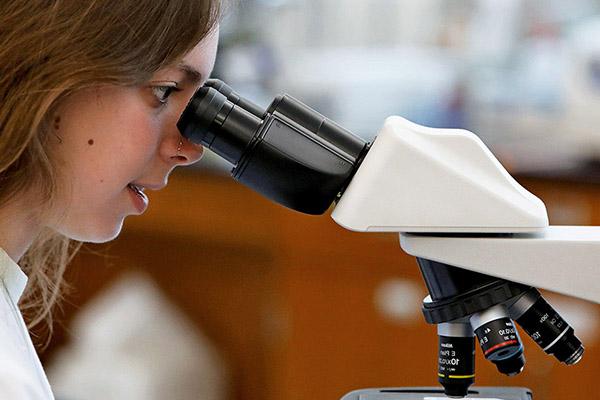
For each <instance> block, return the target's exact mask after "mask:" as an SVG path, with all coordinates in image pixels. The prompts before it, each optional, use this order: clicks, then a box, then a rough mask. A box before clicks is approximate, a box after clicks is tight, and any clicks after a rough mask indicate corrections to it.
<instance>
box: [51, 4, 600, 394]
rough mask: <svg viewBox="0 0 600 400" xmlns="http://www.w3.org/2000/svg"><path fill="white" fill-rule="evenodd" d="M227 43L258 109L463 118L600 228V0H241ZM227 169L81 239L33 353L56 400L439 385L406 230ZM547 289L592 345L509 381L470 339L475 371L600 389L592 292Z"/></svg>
mask: <svg viewBox="0 0 600 400" xmlns="http://www.w3.org/2000/svg"><path fill="white" fill-rule="evenodd" d="M219 51H220V54H219V57H218V61H217V65H216V67H215V71H214V74H213V77H217V78H220V79H223V80H225V81H226V82H227V83H229V84H230V85H231V86H232V87H233V88H234V89H236V91H237V92H239V93H240V94H243V95H244V96H246V97H247V98H249V99H251V100H253V101H254V102H256V103H258V104H260V105H262V106H265V107H266V106H267V105H268V104H269V103H270V102H271V100H272V99H273V97H274V96H275V95H277V94H279V93H282V92H286V93H289V94H291V95H293V96H294V97H296V98H298V99H299V100H301V101H303V102H305V103H306V104H308V105H310V106H311V107H313V108H315V109H316V110H318V111H319V112H321V113H322V114H324V115H326V116H328V117H329V118H331V119H333V120H334V121H336V122H337V123H339V124H340V125H342V126H344V127H345V128H347V129H349V130H351V131H353V132H354V133H356V134H358V135H360V136H362V137H363V138H365V139H367V140H370V139H372V138H373V137H374V136H375V135H376V134H377V131H378V129H379V128H380V126H381V125H382V123H383V121H384V119H385V118H386V117H387V116H389V115H400V116H403V117H405V118H408V119H410V120H412V121H414V122H417V123H419V124H423V125H428V126H434V127H460V128H466V129H469V130H471V131H473V132H475V133H476V134H477V135H479V136H480V137H481V138H482V139H483V140H484V142H485V143H486V144H487V145H488V146H489V147H490V148H491V149H492V151H493V152H494V154H495V155H496V156H497V157H498V158H499V159H500V161H501V162H502V163H503V164H504V165H505V166H506V167H507V169H508V170H509V171H510V172H511V173H512V174H513V175H515V177H516V178H517V180H518V181H519V182H521V183H522V184H523V185H524V186H525V187H526V188H527V189H529V190H530V191H532V192H533V193H535V194H536V195H538V196H539V197H541V198H542V200H544V202H545V203H546V206H547V208H548V212H549V216H550V222H551V223H552V224H569V225H580V224H581V225H600V185H599V183H600V167H599V165H600V162H599V161H600V131H599V130H598V127H599V126H600V0H569V1H567V0H560V1H559V0H502V1H497V0H418V1H415V0H245V1H242V2H240V4H239V5H237V6H235V7H233V8H232V9H231V10H230V12H229V13H228V15H227V17H226V19H225V20H224V21H223V23H222V27H221V42H220V50H219ZM207 153H208V152H207ZM229 169H230V166H228V165H227V164H226V163H224V162H222V161H220V160H219V159H217V158H216V157H215V156H213V155H211V154H206V156H205V158H204V159H203V160H202V161H201V162H200V163H199V164H198V165H197V166H194V167H192V168H188V169H186V170H182V171H179V172H177V173H175V174H174V176H173V177H172V179H171V182H170V185H169V187H167V188H166V189H164V190H163V191H161V192H158V193H151V194H150V196H151V197H150V201H151V202H150V209H149V210H148V212H147V213H146V214H145V215H144V216H143V217H142V218H139V217H137V218H133V217H130V218H129V219H128V220H127V221H126V225H125V228H124V231H123V234H122V235H121V237H120V238H119V239H117V240H116V241H114V242H111V243H108V244H105V245H86V246H84V248H83V250H82V252H81V254H80V255H79V256H78V257H77V258H76V259H75V261H74V262H73V265H72V266H71V268H70V270H69V272H68V276H67V280H68V282H69V283H70V285H71V290H70V292H69V293H68V294H67V296H66V302H65V303H64V306H63V308H62V310H61V312H60V313H58V315H57V317H56V319H57V320H58V321H59V323H58V324H57V326H56V327H55V333H54V336H53V339H52V341H51V342H50V345H49V346H48V348H47V350H46V351H45V352H43V353H42V355H41V356H42V359H43V362H44V364H45V365H46V368H47V370H48V374H49V377H50V380H51V383H52V384H53V387H54V388H55V392H56V396H57V400H87V399H90V400H91V399H129V400H131V399H133V400H136V399H142V398H143V399H164V398H169V399H214V400H241V399H244V400H254V399H257V400H258V399H263V400H300V399H315V400H329V399H332V400H333V399H338V398H340V397H341V396H342V395H343V394H344V393H346V392H348V391H350V390H353V389H358V388H364V387H382V386H431V385H436V384H437V376H436V371H437V369H436V368H437V337H436V332H435V327H433V326H429V325H427V324H426V323H425V322H424V320H423V317H422V315H421V313H420V303H421V301H422V299H423V297H424V296H425V295H426V289H425V287H424V285H423V283H422V281H421V278H420V276H419V273H418V268H417V265H416V262H415V261H414V259H413V258H411V257H409V256H407V255H405V254H404V253H402V251H401V250H400V248H399V245H398V239H397V236H396V235H393V234H389V235H388V234H360V233H352V232H349V231H345V230H343V229H342V228H340V227H338V226H336V225H335V224H334V223H333V221H332V220H331V219H330V218H329V217H327V216H321V217H312V216H310V217H309V216H304V215H300V214H297V213H295V212H292V211H289V210H287V209H284V208H282V207H280V206H277V205H275V204H272V203H270V202H269V201H267V200H265V199H263V198H262V197H260V196H258V195H256V194H254V193H252V192H250V191H249V190H247V189H245V188H244V187H241V186H240V185H237V184H236V183H234V182H233V181H232V180H231V179H230V178H229V177H228V175H227V173H228V171H229ZM407 190H410V188H407ZM532 268H535V269H536V271H539V273H540V274H542V273H544V272H543V265H532ZM546 295H547V298H548V300H549V301H550V302H551V303H552V304H553V305H554V306H555V308H557V309H558V310H559V311H560V312H561V313H562V314H563V316H564V317H565V319H566V320H567V321H568V322H569V323H570V324H571V325H572V326H574V327H575V330H576V334H577V335H578V336H579V337H580V338H581V339H582V341H583V342H584V345H585V346H586V354H585V355H584V358H583V360H582V361H581V362H580V363H579V364H578V365H576V366H572V367H566V366H564V365H561V364H559V363H558V362H556V361H555V359H554V358H553V357H551V356H546V355H545V354H544V353H543V352H542V351H541V350H540V349H539V348H538V347H537V345H536V344H535V343H534V342H533V341H532V340H530V339H529V338H528V337H526V335H522V336H523V341H524V343H525V346H526V348H525V352H526V353H525V354H526V358H527V360H528V363H527V366H526V369H525V371H524V372H523V373H522V374H520V375H519V376H517V377H514V378H507V377H504V376H501V375H500V374H498V373H497V372H496V369H495V367H494V366H493V365H492V364H491V363H489V362H487V361H486V360H484V359H483V357H482V355H481V352H480V351H479V350H477V352H478V353H477V360H476V361H477V362H476V363H477V374H478V375H477V378H476V384H478V385H508V386H526V387H529V388H531V389H532V390H533V391H534V394H535V398H536V399H548V400H552V399H579V398H597V385H596V376H598V374H599V373H600V335H599V334H598V332H599V329H600V306H598V305H595V304H592V303H588V302H585V301H582V300H577V299H574V298H569V297H565V296H561V295H558V294H554V293H546Z"/></svg>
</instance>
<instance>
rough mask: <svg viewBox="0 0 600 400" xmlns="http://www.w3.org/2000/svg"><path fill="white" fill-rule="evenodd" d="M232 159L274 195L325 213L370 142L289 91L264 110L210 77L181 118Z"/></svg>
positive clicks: (237, 170)
mask: <svg viewBox="0 0 600 400" xmlns="http://www.w3.org/2000/svg"><path fill="white" fill-rule="evenodd" d="M177 127H178V128H179V130H180V132H181V134H182V135H183V136H184V137H186V138H187V139H189V140H190V141H192V142H193V143H196V144H202V145H203V146H205V147H206V148H208V149H210V150H212V151H214V152H215V153H217V154H218V155H219V156H221V157H223V158H224V159H225V160H227V161H228V162H230V163H231V164H233V170H232V175H233V177H234V178H235V179H236V180H238V181H240V182H241V183H243V184H245V185H246V186H249V187H250V188H252V189H253V190H256V191H258V192H260V193H262V194H263V195H265V196H267V197H268V198H270V199H271V200H274V201H276V202H278V203H280V204H282V205H284V206H287V207H289V208H291V209H294V210H296V211H300V212H303V213H306V214H322V213H324V212H325V211H326V210H327V209H328V208H329V206H330V205H331V204H332V203H333V202H334V201H335V200H336V199H337V198H338V197H339V196H340V195H341V193H342V192H343V190H344V189H345V187H346V186H347V185H348V183H349V182H350V179H351V178H352V176H353V175H354V172H355V171H356V169H357V168H358V166H359V164H360V161H361V160H362V158H363V157H364V156H365V154H366V152H367V151H368V144H367V143H366V142H365V141H363V140H362V139H360V138H359V137H357V136H355V135H354V134H352V133H351V132H349V131H347V130H346V129H344V128H342V127H340V126H339V125H337V124H336V123H334V122H333V121H331V120H329V119H327V118H325V117H324V116H323V115H321V114H319V113H318V112H316V111H314V110H312V109H311V108H309V107H307V106H306V105H305V104H303V103H301V102H300V101H298V100H296V99H294V98H293V97H291V96H288V95H281V96H278V97H276V98H275V100H274V101H273V103H271V105H270V106H269V107H268V108H267V109H266V110H265V109H262V108H261V107H259V106H257V105H255V104H253V103H252V102H250V101H248V100H246V99H244V98H242V97H240V96H239V95H238V94H237V93H235V92H234V91H233V90H232V89H231V88H230V87H229V86H228V85H226V84H225V83H223V82H221V81H219V80H215V79H211V80H209V81H208V82H207V83H206V84H205V85H204V86H203V87H202V88H200V89H199V90H198V91H197V92H196V93H195V94H194V96H193V97H192V99H191V100H190V102H189V104H188V106H187V107H186V109H185V110H184V112H183V114H182V115H181V118H180V119H179V121H178V123H177Z"/></svg>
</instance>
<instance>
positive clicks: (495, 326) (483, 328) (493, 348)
mask: <svg viewBox="0 0 600 400" xmlns="http://www.w3.org/2000/svg"><path fill="white" fill-rule="evenodd" d="M471 326H472V327H473V331H474V332H475V335H476V336H477V339H478V341H479V345H480V346H481V350H482V351H483V355H484V356H485V358H486V359H488V360H490V361H491V362H493V363H494V364H496V368H498V371H500V372H501V373H503V374H506V375H509V376H512V375H517V374H518V373H520V372H521V371H523V368H524V367H525V357H524V356H523V344H522V343H521V338H519V333H518V332H517V328H516V327H515V325H514V323H513V321H512V320H511V319H510V318H509V317H508V311H507V310H506V307H505V306H503V305H497V306H494V307H492V308H490V309H488V310H486V311H483V312H480V313H477V314H473V315H472V316H471Z"/></svg>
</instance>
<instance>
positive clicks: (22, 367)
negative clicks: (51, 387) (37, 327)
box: [0, 279, 49, 400]
mask: <svg viewBox="0 0 600 400" xmlns="http://www.w3.org/2000/svg"><path fill="white" fill-rule="evenodd" d="M35 359H37V354H35V352H34V350H33V345H32V344H31V339H30V337H29V332H27V329H26V328H25V325H24V323H23V320H22V317H21V314H20V311H19V310H18V308H17V306H16V304H14V303H13V302H12V300H11V299H10V297H9V295H8V293H7V290H6V287H5V285H4V282H3V281H2V280H1V279H0V399H15V400H16V399H18V400H38V399H39V400H42V399H48V398H49V397H48V395H47V393H46V390H45V389H44V388H43V387H42V386H41V385H40V383H39V377H38V375H39V374H38V371H37V369H36V364H35Z"/></svg>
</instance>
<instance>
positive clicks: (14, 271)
mask: <svg viewBox="0 0 600 400" xmlns="http://www.w3.org/2000/svg"><path fill="white" fill-rule="evenodd" d="M0 279H2V280H3V281H4V285H5V286H6V289H7V290H8V294H9V296H10V298H11V300H12V301H13V302H14V303H15V304H17V303H18V302H19V299H20V298H21V295H22V294H23V291H24V290H25V285H27V275H25V273H24V272H23V271H22V270H21V267H19V265H17V263H16V262H14V261H13V259H12V258H10V257H9V255H8V254H6V251H4V249H2V248H1V247H0Z"/></svg>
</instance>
